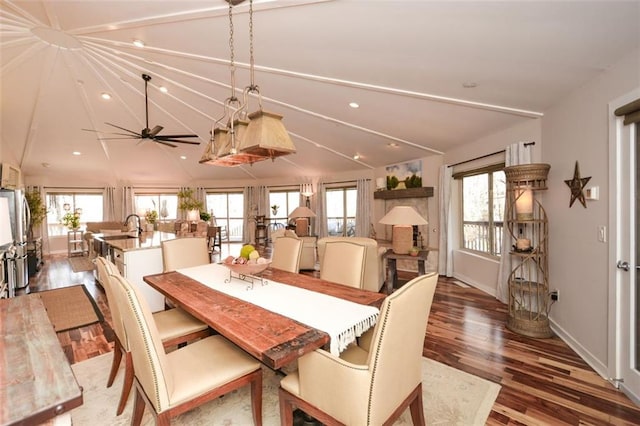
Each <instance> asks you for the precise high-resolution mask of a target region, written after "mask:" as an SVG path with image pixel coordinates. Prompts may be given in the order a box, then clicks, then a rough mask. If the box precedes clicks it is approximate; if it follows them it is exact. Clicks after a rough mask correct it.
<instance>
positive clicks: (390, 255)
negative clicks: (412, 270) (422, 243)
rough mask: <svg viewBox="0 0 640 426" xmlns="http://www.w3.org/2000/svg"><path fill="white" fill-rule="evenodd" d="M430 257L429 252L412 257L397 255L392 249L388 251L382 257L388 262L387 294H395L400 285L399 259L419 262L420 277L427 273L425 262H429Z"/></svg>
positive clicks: (422, 251)
mask: <svg viewBox="0 0 640 426" xmlns="http://www.w3.org/2000/svg"><path fill="white" fill-rule="evenodd" d="M428 257H429V250H421V251H419V252H418V255H417V256H411V255H410V254H396V253H394V252H393V250H392V249H389V250H387V252H386V253H385V254H383V255H382V258H383V259H386V261H387V282H386V287H387V294H391V293H392V292H393V289H394V288H395V287H396V285H397V284H398V268H397V261H398V259H402V260H415V261H416V262H418V275H424V274H425V272H426V269H425V262H426V261H427V258H428Z"/></svg>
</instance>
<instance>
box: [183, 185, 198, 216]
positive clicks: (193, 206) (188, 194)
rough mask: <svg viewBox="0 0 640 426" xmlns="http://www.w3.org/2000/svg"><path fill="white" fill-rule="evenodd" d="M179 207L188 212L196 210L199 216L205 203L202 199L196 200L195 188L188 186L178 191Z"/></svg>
mask: <svg viewBox="0 0 640 426" xmlns="http://www.w3.org/2000/svg"><path fill="white" fill-rule="evenodd" d="M178 208H179V209H180V210H184V211H185V212H187V213H188V212H191V211H194V210H195V211H196V213H198V216H199V212H200V211H201V210H203V209H204V205H203V204H202V202H201V201H198V200H196V198H195V197H194V195H193V189H191V188H186V189H183V190H181V191H179V192H178ZM187 215H188V214H187Z"/></svg>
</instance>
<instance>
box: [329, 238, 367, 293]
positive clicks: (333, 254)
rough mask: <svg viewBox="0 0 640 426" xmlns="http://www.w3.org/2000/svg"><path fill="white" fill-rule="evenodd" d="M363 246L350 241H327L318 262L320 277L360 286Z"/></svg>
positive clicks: (362, 274) (363, 259)
mask: <svg viewBox="0 0 640 426" xmlns="http://www.w3.org/2000/svg"><path fill="white" fill-rule="evenodd" d="M364 255H365V248H364V246H362V245H360V244H356V243H353V242H350V241H328V242H327V243H326V244H325V247H324V256H323V257H322V263H321V264H320V278H321V279H323V280H327V281H332V282H334V283H338V284H344V285H347V286H349V287H355V288H362V280H363V277H364V267H365V257H364Z"/></svg>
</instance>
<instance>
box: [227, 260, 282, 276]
mask: <svg viewBox="0 0 640 426" xmlns="http://www.w3.org/2000/svg"><path fill="white" fill-rule="evenodd" d="M222 264H223V265H224V266H226V267H227V268H229V270H231V272H235V273H236V274H239V275H256V274H259V273H260V272H262V271H264V270H265V269H267V268H268V267H269V265H270V264H271V261H268V262H266V263H244V264H239V263H226V262H222Z"/></svg>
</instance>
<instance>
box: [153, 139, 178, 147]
mask: <svg viewBox="0 0 640 426" xmlns="http://www.w3.org/2000/svg"><path fill="white" fill-rule="evenodd" d="M153 141H154V142H157V143H161V144H162V145H167V146H170V147H171V148H177V147H178V145H174V144H172V143H169V142H165V141H162V140H158V139H154V140H153Z"/></svg>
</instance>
